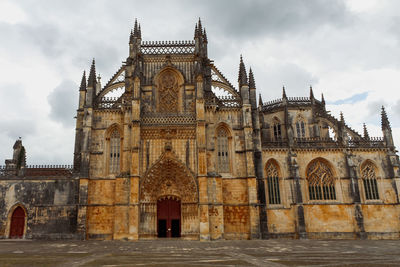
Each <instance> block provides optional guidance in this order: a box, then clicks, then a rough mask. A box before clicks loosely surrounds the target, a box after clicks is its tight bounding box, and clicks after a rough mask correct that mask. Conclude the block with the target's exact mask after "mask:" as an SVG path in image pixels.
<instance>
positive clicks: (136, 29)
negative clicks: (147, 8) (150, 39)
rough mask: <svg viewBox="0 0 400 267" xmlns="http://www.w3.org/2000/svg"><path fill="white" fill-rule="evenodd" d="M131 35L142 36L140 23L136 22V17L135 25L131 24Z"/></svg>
mask: <svg viewBox="0 0 400 267" xmlns="http://www.w3.org/2000/svg"><path fill="white" fill-rule="evenodd" d="M133 37H136V38H142V32H141V29H140V24H139V23H138V22H137V19H136V18H135V25H134V26H133Z"/></svg>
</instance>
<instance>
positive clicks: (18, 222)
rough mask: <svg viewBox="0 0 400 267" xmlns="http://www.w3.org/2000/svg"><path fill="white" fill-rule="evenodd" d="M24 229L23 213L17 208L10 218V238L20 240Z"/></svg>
mask: <svg viewBox="0 0 400 267" xmlns="http://www.w3.org/2000/svg"><path fill="white" fill-rule="evenodd" d="M24 227H25V212H24V210H23V209H22V208H21V207H17V208H16V209H15V210H14V212H13V214H12V216H11V225H10V238H22V236H23V235H24Z"/></svg>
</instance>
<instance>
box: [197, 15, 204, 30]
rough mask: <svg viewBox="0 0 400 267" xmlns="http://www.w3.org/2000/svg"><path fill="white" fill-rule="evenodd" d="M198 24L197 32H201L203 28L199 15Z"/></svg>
mask: <svg viewBox="0 0 400 267" xmlns="http://www.w3.org/2000/svg"><path fill="white" fill-rule="evenodd" d="M198 26H199V32H200V33H202V32H203V28H202V26H201V19H200V17H199V22H198Z"/></svg>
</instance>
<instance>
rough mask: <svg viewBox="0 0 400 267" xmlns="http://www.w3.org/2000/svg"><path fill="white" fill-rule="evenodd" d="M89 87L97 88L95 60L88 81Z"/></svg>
mask: <svg viewBox="0 0 400 267" xmlns="http://www.w3.org/2000/svg"><path fill="white" fill-rule="evenodd" d="M87 86H88V87H92V88H96V62H95V60H94V59H93V61H92V66H91V67H90V73H89V79H88V84H87Z"/></svg>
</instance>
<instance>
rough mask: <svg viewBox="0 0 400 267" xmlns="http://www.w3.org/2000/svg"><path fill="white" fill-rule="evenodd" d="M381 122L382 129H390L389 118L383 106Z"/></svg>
mask: <svg viewBox="0 0 400 267" xmlns="http://www.w3.org/2000/svg"><path fill="white" fill-rule="evenodd" d="M381 123H382V130H384V129H390V122H389V119H388V116H387V114H386V110H385V107H384V106H382V112H381Z"/></svg>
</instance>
